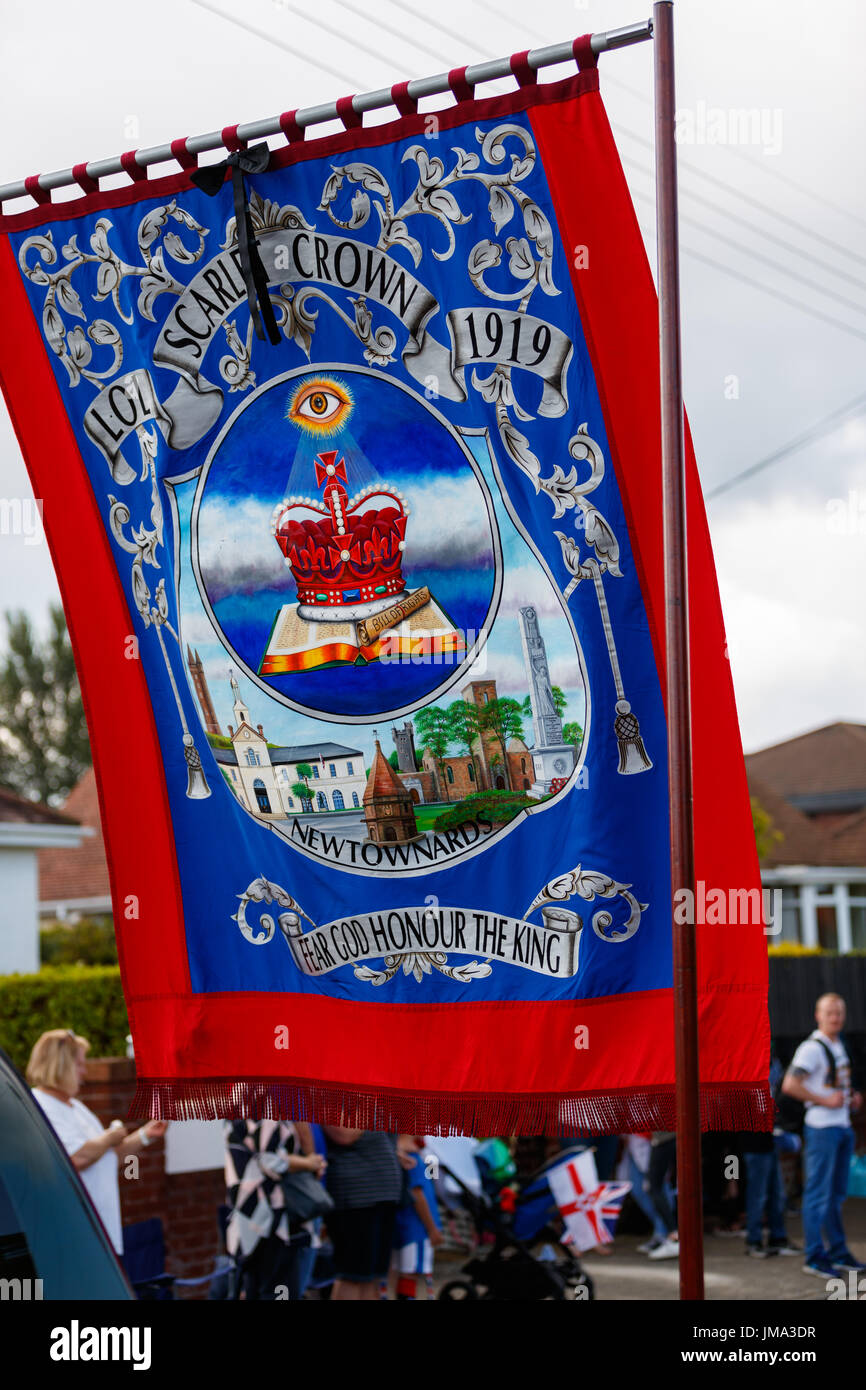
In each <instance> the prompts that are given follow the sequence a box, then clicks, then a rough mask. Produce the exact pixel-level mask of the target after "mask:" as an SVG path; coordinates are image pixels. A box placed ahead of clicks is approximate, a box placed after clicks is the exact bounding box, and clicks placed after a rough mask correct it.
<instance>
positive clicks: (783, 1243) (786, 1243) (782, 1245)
mask: <svg viewBox="0 0 866 1390" xmlns="http://www.w3.org/2000/svg"><path fill="white" fill-rule="evenodd" d="M767 1249H768V1250H771V1251H772V1252H773V1254H774V1255H802V1253H803V1249H802V1246H799V1245H794V1244H793V1243H792V1242H791V1241H790V1240H780V1241H778V1242H777V1241H774V1240H771V1241H768V1243H767Z"/></svg>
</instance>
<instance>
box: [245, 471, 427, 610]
mask: <svg viewBox="0 0 866 1390" xmlns="http://www.w3.org/2000/svg"><path fill="white" fill-rule="evenodd" d="M337 453H338V451H337V450H334V451H333V452H329V453H321V454H318V455H317V456H316V461H315V464H314V467H315V470H316V486H317V487H320V488H322V496H321V498H312V497H287V498H285V499H284V500H283V501H282V502H280V503H279V504H278V505H277V506H276V507H275V508H274V511H273V515H272V517H271V529H272V530H273V533H274V538H275V540H276V542H277V545H278V546H279V547H280V550H281V551H282V552H283V556H284V558H285V562H286V564H287V565H288V566H290V568H291V571H292V574H293V576H294V579H295V583H296V584H297V586H298V602H299V603H301V604H306V605H309V606H311V607H315V608H334V609H340V608H348V607H356V606H357V605H358V604H368V603H373V604H375V603H380V602H382V601H385V600H387V599H388V598H389V597H390V596H394V595H396V594H400V593H402V592H403V589H404V587H405V585H404V583H403V574H402V560H403V548H404V545H405V536H406V520H407V518H408V516H409V509H408V507H407V506H406V504H405V500H404V498H403V496H402V495H401V493H399V492H398V491H397V490H396V489H394V488H391V487H390V486H389V485H388V484H386V483H373V484H371V485H370V486H369V487H366V488H364V489H363V490H362V491H361V492H357V493H356V494H355V496H354V497H352V498H350V497H349V494H348V492H347V490H346V488H345V486H344V484H345V483H346V481H347V478H346V461H345V459H344V458H341V459H340V461H339V463H338V462H337ZM341 480H342V481H341ZM377 502H378V503H379V505H378V506H376V505H373V504H374V503H377ZM311 513H312V515H311ZM335 616H336V614H335Z"/></svg>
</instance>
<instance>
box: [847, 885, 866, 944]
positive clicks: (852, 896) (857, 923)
mask: <svg viewBox="0 0 866 1390" xmlns="http://www.w3.org/2000/svg"><path fill="white" fill-rule="evenodd" d="M848 901H849V903H850V905H851V906H850V911H851V950H852V951H866V883H849V884H848Z"/></svg>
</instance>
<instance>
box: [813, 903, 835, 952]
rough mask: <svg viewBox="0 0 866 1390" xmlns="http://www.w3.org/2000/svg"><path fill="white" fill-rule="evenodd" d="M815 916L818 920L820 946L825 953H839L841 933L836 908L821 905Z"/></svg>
mask: <svg viewBox="0 0 866 1390" xmlns="http://www.w3.org/2000/svg"><path fill="white" fill-rule="evenodd" d="M815 915H816V917H817V919H818V945H819V946H821V947H822V948H823V949H824V950H825V951H838V949H839V931H838V927H837V923H836V909H835V907H832V906H830V905H829V904H826V903H824V904H821V905H819V907H818V909H817V911H816V914H815Z"/></svg>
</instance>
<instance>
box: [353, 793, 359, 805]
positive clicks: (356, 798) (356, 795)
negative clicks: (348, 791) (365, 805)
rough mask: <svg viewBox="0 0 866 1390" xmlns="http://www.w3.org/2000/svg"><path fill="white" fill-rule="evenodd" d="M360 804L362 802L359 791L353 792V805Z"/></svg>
mask: <svg viewBox="0 0 866 1390" xmlns="http://www.w3.org/2000/svg"><path fill="white" fill-rule="evenodd" d="M360 804H361V803H360V801H359V800H358V793H357V792H352V805H353V806H360Z"/></svg>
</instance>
